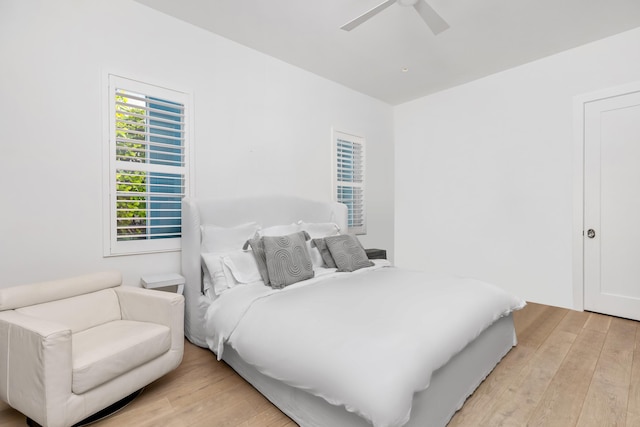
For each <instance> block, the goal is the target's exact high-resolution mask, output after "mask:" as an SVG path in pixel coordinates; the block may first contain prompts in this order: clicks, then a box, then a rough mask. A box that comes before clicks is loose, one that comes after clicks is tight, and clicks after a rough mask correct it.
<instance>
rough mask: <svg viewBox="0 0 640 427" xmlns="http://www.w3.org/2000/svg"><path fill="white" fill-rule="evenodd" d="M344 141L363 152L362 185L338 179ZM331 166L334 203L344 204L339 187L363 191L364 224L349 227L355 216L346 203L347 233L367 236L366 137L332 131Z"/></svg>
mask: <svg viewBox="0 0 640 427" xmlns="http://www.w3.org/2000/svg"><path fill="white" fill-rule="evenodd" d="M339 140H342V141H348V142H350V143H352V144H357V145H359V146H360V151H361V155H360V157H361V158H362V161H361V166H360V168H361V169H360V173H361V176H362V182H361V183H357V182H352V181H340V180H339V179H338V149H339V148H338V141H339ZM331 150H332V152H331V154H332V155H331V165H332V170H331V176H332V188H331V197H332V199H333V201H336V202H339V203H344V199H342V198H341V197H340V196H339V195H338V187H340V186H342V187H352V188H359V189H360V191H361V197H362V202H361V203H362V212H361V215H362V223H361V224H359V225H356V226H352V225H349V224H351V215H352V214H353V212H352V208H351V207H350V206H349V204H348V203H344V204H345V205H347V209H348V216H347V224H348V230H347V232H348V233H350V234H358V235H363V234H367V198H366V181H367V179H366V163H367V155H366V138H365V137H364V136H361V135H356V134H354V133H351V132H345V131H341V130H337V129H332V141H331Z"/></svg>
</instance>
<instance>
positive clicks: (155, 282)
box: [140, 273, 185, 295]
mask: <svg viewBox="0 0 640 427" xmlns="http://www.w3.org/2000/svg"><path fill="white" fill-rule="evenodd" d="M184 282H185V280H184V277H182V276H181V275H180V274H176V273H165V274H154V275H150V276H142V277H141V278H140V283H142V286H144V287H145V288H147V289H157V290H160V291H170V292H176V293H178V294H180V295H182V292H183V291H184Z"/></svg>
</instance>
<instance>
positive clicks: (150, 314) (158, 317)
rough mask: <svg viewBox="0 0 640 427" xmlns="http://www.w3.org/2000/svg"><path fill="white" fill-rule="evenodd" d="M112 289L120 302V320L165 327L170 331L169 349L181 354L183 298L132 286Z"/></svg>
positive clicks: (182, 344) (182, 345)
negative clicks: (150, 323)
mask: <svg viewBox="0 0 640 427" xmlns="http://www.w3.org/2000/svg"><path fill="white" fill-rule="evenodd" d="M114 289H115V291H116V293H117V294H118V299H119V300H120V311H121V312H122V319H124V320H137V321H139V322H152V323H157V324H160V325H165V326H167V327H168V328H169V329H171V348H172V349H174V350H179V351H180V352H182V349H183V347H184V297H183V296H182V295H179V294H174V293H171V292H163V291H155V290H152V289H143V288H134V287H132V286H119V287H117V288H114ZM180 354H182V353H180Z"/></svg>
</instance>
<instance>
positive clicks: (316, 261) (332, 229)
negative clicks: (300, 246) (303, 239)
mask: <svg viewBox="0 0 640 427" xmlns="http://www.w3.org/2000/svg"><path fill="white" fill-rule="evenodd" d="M298 225H299V226H300V230H302V231H306V232H307V233H309V236H311V239H323V238H325V237H330V236H337V235H338V234H340V227H338V225H337V224H336V223H334V222H304V221H298ZM311 239H310V240H308V241H307V250H308V251H309V256H310V257H311V263H312V264H313V266H314V267H324V260H323V259H322V255H320V251H319V250H318V248H316V247H311Z"/></svg>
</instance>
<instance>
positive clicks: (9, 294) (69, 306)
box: [0, 272, 184, 427]
mask: <svg viewBox="0 0 640 427" xmlns="http://www.w3.org/2000/svg"><path fill="white" fill-rule="evenodd" d="M121 283H122V276H121V274H120V273H118V272H104V273H98V274H91V275H86V276H81V277H75V278H70V279H63V280H56V281H51V282H43V283H36V284H30V285H22V286H15V287H11V288H4V289H0V399H2V400H3V401H5V402H7V403H8V404H9V405H10V406H12V407H13V408H15V409H17V410H18V411H20V412H22V413H23V414H25V415H26V416H27V417H29V418H31V419H32V420H34V421H35V422H37V423H39V424H40V425H42V426H47V427H68V426H71V425H73V424H75V423H77V422H78V421H81V420H83V419H85V418H87V417H88V416H91V415H93V414H94V413H96V412H99V411H100V410H102V409H104V408H106V407H108V406H109V405H111V404H113V403H115V402H117V401H119V400H121V399H123V398H124V397H126V396H128V395H130V394H131V393H133V392H135V391H136V390H138V389H140V388H142V387H144V386H146V385H147V384H149V383H151V382H153V381H155V380H156V379H158V378H160V377H161V376H163V375H165V374H166V373H168V372H170V371H171V370H173V369H175V368H176V367H177V366H178V365H179V364H180V362H181V360H182V355H183V350H184V329H183V323H184V298H183V297H182V295H178V294H172V293H168V292H161V291H153V290H146V289H140V288H135V287H128V286H126V287H125V286H121Z"/></svg>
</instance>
